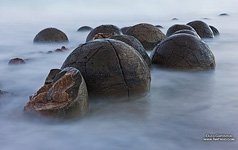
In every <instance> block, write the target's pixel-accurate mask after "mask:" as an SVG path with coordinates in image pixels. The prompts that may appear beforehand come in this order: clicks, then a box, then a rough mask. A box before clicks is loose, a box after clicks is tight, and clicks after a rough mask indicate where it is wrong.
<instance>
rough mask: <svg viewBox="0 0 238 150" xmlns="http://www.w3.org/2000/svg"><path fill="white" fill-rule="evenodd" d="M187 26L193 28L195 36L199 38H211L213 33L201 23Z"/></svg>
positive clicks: (192, 23) (196, 22)
mask: <svg viewBox="0 0 238 150" xmlns="http://www.w3.org/2000/svg"><path fill="white" fill-rule="evenodd" d="M187 25H190V26H191V27H193V28H194V30H195V31H196V32H197V34H198V35H199V36H200V37H201V38H213V37H214V35H213V32H212V30H211V28H210V27H209V26H208V25H207V24H206V23H205V22H203V21H199V20H197V21H192V22H189V23H188V24H187Z"/></svg>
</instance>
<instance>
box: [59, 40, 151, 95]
mask: <svg viewBox="0 0 238 150" xmlns="http://www.w3.org/2000/svg"><path fill="white" fill-rule="evenodd" d="M65 67H75V68H77V69H79V70H80V71H81V73H82V75H83V77H84V79H85V82H86V84H87V87H88V92H89V96H90V97H92V98H112V97H113V99H115V98H122V97H123V98H124V97H126V98H128V97H132V96H141V95H145V94H146V93H147V92H148V91H149V89H150V80H151V77H150V69H149V67H148V65H147V64H146V63H145V61H144V60H143V58H142V57H141V55H140V54H139V53H138V52H137V51H136V50H135V49H134V48H133V47H131V46H129V45H128V44H126V43H124V42H121V41H118V40H111V39H107V40H105V39H100V40H94V41H90V42H87V43H85V44H82V45H80V46H79V47H78V48H76V49H75V50H74V51H73V52H72V53H71V54H70V55H69V56H68V57H67V59H66V60H65V62H64V64H63V65H62V68H65Z"/></svg>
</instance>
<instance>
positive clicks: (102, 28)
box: [86, 25, 121, 42]
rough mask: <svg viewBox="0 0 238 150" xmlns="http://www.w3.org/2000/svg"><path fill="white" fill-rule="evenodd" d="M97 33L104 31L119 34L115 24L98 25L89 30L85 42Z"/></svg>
mask: <svg viewBox="0 0 238 150" xmlns="http://www.w3.org/2000/svg"><path fill="white" fill-rule="evenodd" d="M98 33H106V34H112V35H116V34H121V32H120V29H119V28H118V27H117V26H114V25H100V26H98V27H96V28H94V29H93V30H91V32H90V33H89V34H88V36H87V39H86V42H88V41H91V40H93V39H94V37H95V35H96V34H98Z"/></svg>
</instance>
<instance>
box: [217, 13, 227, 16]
mask: <svg viewBox="0 0 238 150" xmlns="http://www.w3.org/2000/svg"><path fill="white" fill-rule="evenodd" d="M219 16H229V14H227V13H221V14H219Z"/></svg>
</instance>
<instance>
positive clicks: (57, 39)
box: [34, 28, 69, 43]
mask: <svg viewBox="0 0 238 150" xmlns="http://www.w3.org/2000/svg"><path fill="white" fill-rule="evenodd" d="M68 41H69V40H68V37H67V36H66V34H65V33H64V32H62V31H60V30H59V29H56V28H46V29H44V30H42V31H40V32H39V33H38V34H37V35H36V36H35V38H34V43H61V42H68Z"/></svg>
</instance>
